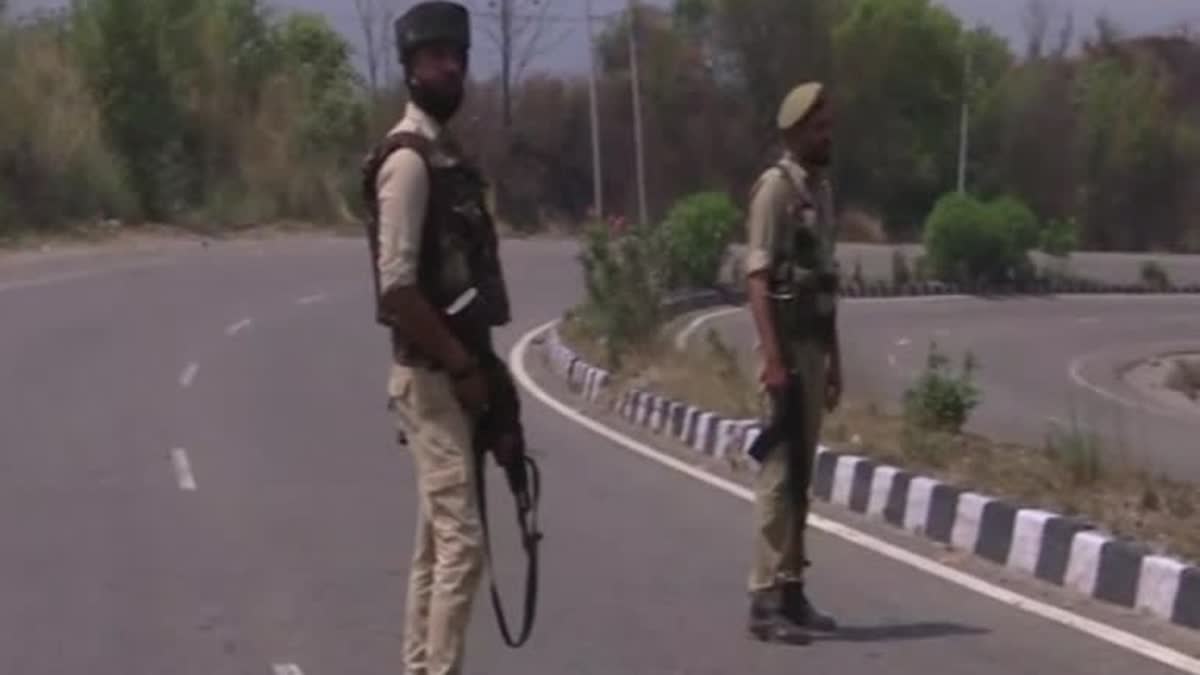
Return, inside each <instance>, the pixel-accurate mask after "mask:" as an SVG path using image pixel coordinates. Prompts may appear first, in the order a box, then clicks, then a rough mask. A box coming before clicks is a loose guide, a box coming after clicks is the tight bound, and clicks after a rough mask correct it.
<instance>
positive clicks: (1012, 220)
mask: <svg viewBox="0 0 1200 675" xmlns="http://www.w3.org/2000/svg"><path fill="white" fill-rule="evenodd" d="M1040 236H1041V234H1040V231H1039V228H1038V221H1037V217H1036V216H1035V215H1034V214H1033V212H1032V211H1030V210H1029V208H1028V207H1026V206H1025V205H1024V204H1022V203H1021V202H1020V201H1019V200H1017V199H1015V198H1012V197H1001V198H999V199H995V200H992V201H990V202H984V201H982V200H979V199H976V198H975V197H971V196H967V195H960V194H957V193H955V194H949V195H946V196H944V197H942V198H941V199H940V200H939V201H938V203H937V205H936V206H935V207H934V209H933V211H932V212H931V213H930V214H929V218H928V219H927V221H926V223H925V249H926V251H927V256H928V261H929V265H930V271H931V272H932V273H933V274H934V275H935V276H937V277H938V278H939V279H942V280H945V281H960V282H965V283H971V282H985V283H987V282H990V283H995V282H1003V281H1011V280H1018V279H1024V278H1028V277H1029V276H1031V275H1032V270H1033V268H1032V265H1031V264H1030V262H1029V257H1028V252H1029V250H1030V249H1033V248H1035V247H1036V246H1037V245H1038V244H1039V240H1040Z"/></svg>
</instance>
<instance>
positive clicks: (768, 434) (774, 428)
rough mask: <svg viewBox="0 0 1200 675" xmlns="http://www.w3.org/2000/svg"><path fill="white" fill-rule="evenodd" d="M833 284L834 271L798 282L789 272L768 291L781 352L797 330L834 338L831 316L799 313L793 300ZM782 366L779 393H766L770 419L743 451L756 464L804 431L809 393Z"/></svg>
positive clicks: (803, 299) (797, 377)
mask: <svg viewBox="0 0 1200 675" xmlns="http://www.w3.org/2000/svg"><path fill="white" fill-rule="evenodd" d="M837 283H838V277H837V274H836V273H830V272H816V273H810V274H808V275H806V278H804V279H803V280H800V281H796V280H795V278H794V277H793V276H791V275H789V278H788V279H787V283H786V287H785V288H784V289H783V290H780V291H773V292H772V293H771V294H770V305H771V312H772V314H773V316H772V317H771V319H772V324H773V326H774V330H775V339H776V344H778V345H779V346H780V349H781V350H782V351H783V353H784V354H785V355H786V353H787V344H788V341H789V340H788V338H789V337H792V336H794V335H796V334H799V333H800V331H806V330H807V331H815V332H816V333H817V334H818V335H819V336H820V338H821V339H822V340H824V341H826V342H827V343H828V342H829V341H831V340H833V339H834V329H835V322H836V316H835V315H833V314H831V315H829V316H824V317H819V318H818V317H816V316H815V313H814V314H813V315H807V314H801V313H800V312H799V311H798V309H797V303H801V302H808V301H812V298H813V296H814V294H816V293H835V292H836V291H837ZM805 319H815V325H807V326H806V325H801V322H803V321H805ZM784 365H785V366H786V367H787V368H788V378H787V384H786V385H785V386H784V388H783V391H781V392H770V396H771V399H772V406H773V409H772V411H771V419H770V421H768V423H767V425H766V426H765V427H764V428H763V430H762V433H760V434H759V435H758V437H757V438H755V439H754V443H752V444H751V445H750V448H749V449H748V450H747V454H749V455H750V457H752V458H753V459H754V461H756V462H758V463H759V464H762V463H763V462H764V461H765V460H766V458H767V454H768V453H769V452H770V451H771V449H772V448H774V447H775V446H776V445H778V444H779V443H780V442H781V441H788V440H791V439H795V438H804V433H805V431H806V430H805V429H804V420H805V417H804V406H805V404H806V402H807V398H806V397H807V396H810V395H811V392H807V391H805V389H804V378H803V377H801V376H800V374H798V373H796V372H795V364H789V363H785V364H784Z"/></svg>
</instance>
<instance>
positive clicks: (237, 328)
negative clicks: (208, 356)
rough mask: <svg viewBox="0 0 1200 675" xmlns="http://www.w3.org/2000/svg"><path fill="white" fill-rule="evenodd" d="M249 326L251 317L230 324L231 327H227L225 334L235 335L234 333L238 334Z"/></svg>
mask: <svg viewBox="0 0 1200 675" xmlns="http://www.w3.org/2000/svg"><path fill="white" fill-rule="evenodd" d="M249 326H250V319H249V318H246V319H242V320H241V321H238V322H237V323H234V324H230V325H229V327H228V328H226V329H225V334H226V335H228V336H230V337H233V336H234V335H237V334H238V333H239V332H241V331H242V330H244V329H245V328H248V327H249Z"/></svg>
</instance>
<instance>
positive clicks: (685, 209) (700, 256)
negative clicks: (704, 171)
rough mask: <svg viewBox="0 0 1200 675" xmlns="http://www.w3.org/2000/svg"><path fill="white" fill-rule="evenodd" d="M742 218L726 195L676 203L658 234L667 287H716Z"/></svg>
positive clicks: (693, 197) (705, 195)
mask: <svg viewBox="0 0 1200 675" xmlns="http://www.w3.org/2000/svg"><path fill="white" fill-rule="evenodd" d="M741 218H742V214H741V212H740V211H739V210H738V208H737V207H736V206H735V205H734V203H733V201H732V200H731V199H730V198H729V196H728V195H726V194H725V193H723V192H701V193H697V194H693V195H690V196H688V197H685V198H683V199H681V200H679V201H678V202H676V204H675V206H674V207H672V209H671V211H670V212H669V213H668V214H667V218H666V220H665V221H664V222H663V224H662V226H661V232H660V233H659V234H660V235H661V237H662V245H663V247H664V250H665V253H666V255H667V258H666V262H667V274H668V279H667V281H668V283H669V284H671V285H672V286H691V287H707V286H712V285H714V284H715V283H716V281H717V275H718V272H719V271H720V267H721V260H722V258H723V257H724V255H725V250H726V248H727V247H728V246H729V243H730V242H731V241H732V240H733V235H734V232H735V230H736V228H737V225H738V223H739V222H740V221H741Z"/></svg>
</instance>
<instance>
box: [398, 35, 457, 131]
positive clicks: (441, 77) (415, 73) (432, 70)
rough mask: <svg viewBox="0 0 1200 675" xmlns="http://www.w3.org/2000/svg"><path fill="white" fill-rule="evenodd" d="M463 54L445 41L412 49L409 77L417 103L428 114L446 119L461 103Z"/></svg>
mask: <svg viewBox="0 0 1200 675" xmlns="http://www.w3.org/2000/svg"><path fill="white" fill-rule="evenodd" d="M466 69H467V64H466V57H465V55H464V54H463V52H462V50H461V49H459V48H458V47H456V46H454V45H452V44H448V43H434V44H430V45H426V46H424V47H421V48H420V49H418V50H416V51H415V52H413V55H412V61H411V63H410V65H409V79H410V81H411V84H412V85H414V86H413V96H414V98H415V99H417V103H418V104H419V105H421V106H422V107H423V108H425V109H426V110H427V111H428V112H429V113H430V114H432V115H434V116H436V117H439V118H442V119H443V121H444V120H445V119H449V118H450V117H452V116H453V115H454V113H455V112H456V111H457V110H458V106H459V105H460V104H461V102H462V98H463V89H464V82H465V80H466Z"/></svg>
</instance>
